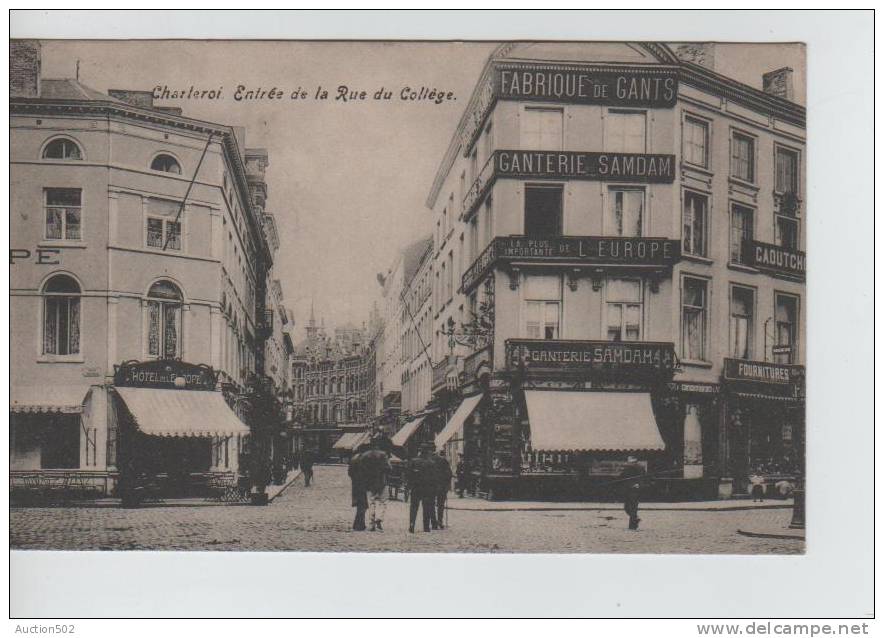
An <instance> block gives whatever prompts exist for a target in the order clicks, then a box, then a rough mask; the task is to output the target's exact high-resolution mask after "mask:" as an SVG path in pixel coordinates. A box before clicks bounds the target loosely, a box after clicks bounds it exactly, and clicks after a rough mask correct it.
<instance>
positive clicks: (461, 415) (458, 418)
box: [435, 394, 482, 450]
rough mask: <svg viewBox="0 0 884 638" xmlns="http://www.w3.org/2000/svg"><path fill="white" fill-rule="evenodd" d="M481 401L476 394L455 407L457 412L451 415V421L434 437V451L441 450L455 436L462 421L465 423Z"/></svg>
mask: <svg viewBox="0 0 884 638" xmlns="http://www.w3.org/2000/svg"><path fill="white" fill-rule="evenodd" d="M481 400H482V395H481V394H477V395H474V396H471V397H467V398H466V399H464V400H463V401H461V404H460V405H459V406H457V410H455V411H454V414H453V415H451V419H450V420H449V421H448V423H446V424H445V427H444V428H442V431H441V432H439V434H437V435H436V441H435V443H436V449H437V450H441V449H442V448H443V447H444V446H445V444H446V443H448V441H450V440H451V437H453V436H454V435H455V434H457V432H458V431H460V429H461V428H462V427H463V424H464V421H466V420H467V419H468V418H469V416H470V415H471V414H472V413H473V410H475V409H476V407H477V406H478V405H479V401H481Z"/></svg>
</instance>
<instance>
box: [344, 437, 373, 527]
mask: <svg viewBox="0 0 884 638" xmlns="http://www.w3.org/2000/svg"><path fill="white" fill-rule="evenodd" d="M361 461H362V454H354V455H353V456H352V457H350V464H349V466H348V467H347V474H348V475H349V477H350V497H351V498H350V500H351V503H352V505H353V507H355V508H356V516H355V518H354V519H353V531H355V532H363V531H365V512H367V511H368V490H367V487H366V481H365V472H364V471H363V469H364V468H363V467H362V466H361Z"/></svg>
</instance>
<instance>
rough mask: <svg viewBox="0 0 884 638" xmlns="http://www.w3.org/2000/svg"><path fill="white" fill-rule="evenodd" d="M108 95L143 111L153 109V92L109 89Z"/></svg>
mask: <svg viewBox="0 0 884 638" xmlns="http://www.w3.org/2000/svg"><path fill="white" fill-rule="evenodd" d="M107 94H108V95H110V96H111V97H112V98H116V99H118V100H120V101H121V102H125V103H126V104H131V105H132V106H138V107H141V108H143V109H152V108H153V93H152V92H151V91H130V90H128V89H108V90H107Z"/></svg>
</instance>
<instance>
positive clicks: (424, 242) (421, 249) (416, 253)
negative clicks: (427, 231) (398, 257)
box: [402, 235, 433, 288]
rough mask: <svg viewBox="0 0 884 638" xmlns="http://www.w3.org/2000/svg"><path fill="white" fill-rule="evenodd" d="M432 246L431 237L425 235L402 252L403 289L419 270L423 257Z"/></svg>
mask: <svg viewBox="0 0 884 638" xmlns="http://www.w3.org/2000/svg"><path fill="white" fill-rule="evenodd" d="M432 246H433V236H432V235H427V236H426V237H424V238H423V239H420V240H418V241H416V242H414V243H412V244H409V245H408V246H406V247H405V249H404V250H403V251H402V261H403V265H402V282H403V288H407V287H408V284H409V283H410V282H411V280H412V279H413V278H414V276H415V275H416V274H417V271H418V270H419V269H420V265H421V262H422V261H423V257H424V255H425V254H426V253H427V251H428V250H429V249H430V248H431V247H432Z"/></svg>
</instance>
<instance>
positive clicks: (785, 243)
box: [774, 215, 799, 251]
mask: <svg viewBox="0 0 884 638" xmlns="http://www.w3.org/2000/svg"><path fill="white" fill-rule="evenodd" d="M774 243H776V245H777V246H780V247H781V248H785V249H786V250H793V251H795V250H798V249H799V248H798V220H797V219H795V218H794V217H786V216H785V215H776V216H775V225H774Z"/></svg>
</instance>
